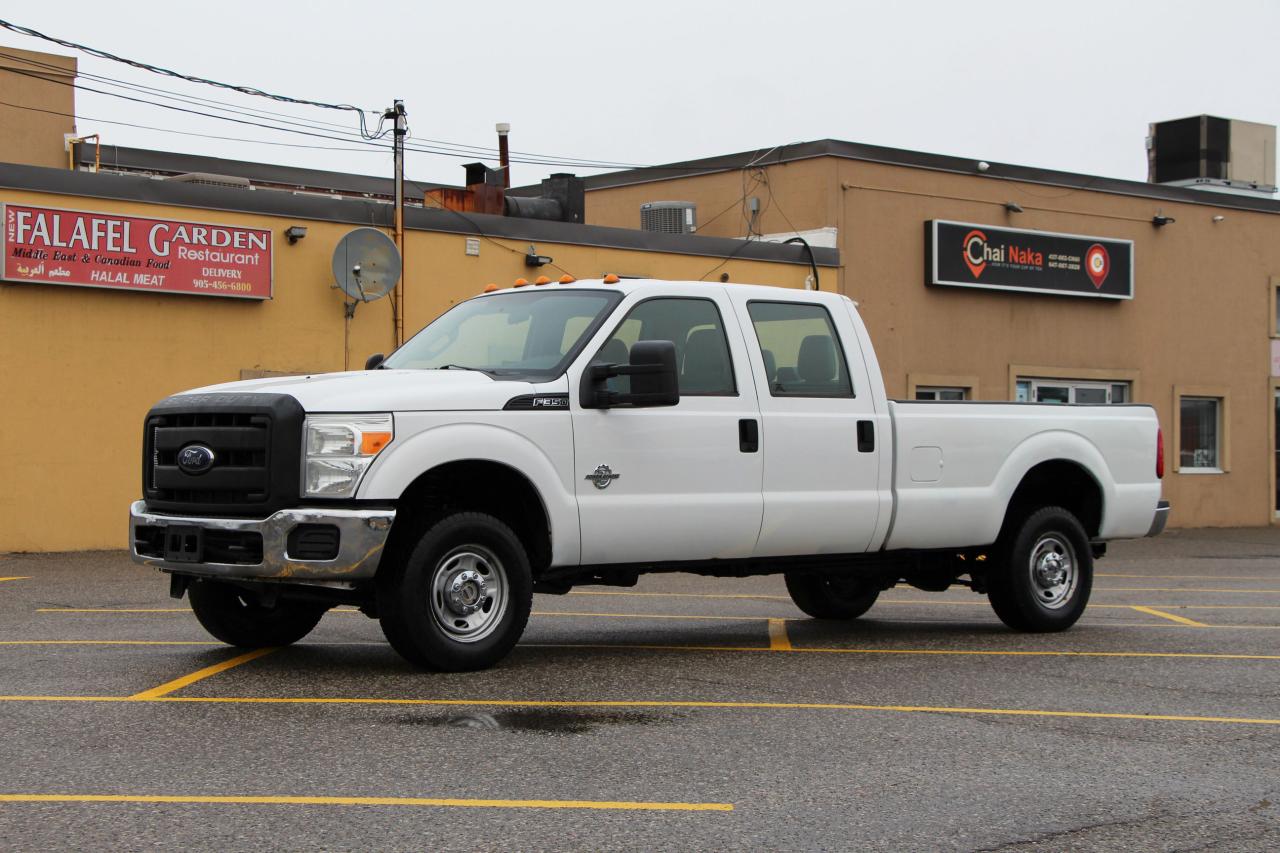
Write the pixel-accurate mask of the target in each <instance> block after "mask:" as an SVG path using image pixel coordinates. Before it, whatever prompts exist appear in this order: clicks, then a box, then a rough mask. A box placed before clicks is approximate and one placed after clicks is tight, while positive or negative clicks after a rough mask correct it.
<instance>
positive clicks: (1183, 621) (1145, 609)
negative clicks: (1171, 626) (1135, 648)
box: [1133, 606, 1209, 628]
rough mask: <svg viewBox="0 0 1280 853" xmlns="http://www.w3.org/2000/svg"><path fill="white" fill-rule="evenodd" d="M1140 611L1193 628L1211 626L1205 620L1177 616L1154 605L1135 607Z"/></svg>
mask: <svg viewBox="0 0 1280 853" xmlns="http://www.w3.org/2000/svg"><path fill="white" fill-rule="evenodd" d="M1133 609H1134V610H1136V611H1138V612H1139V613H1150V614H1151V615H1152V616H1160V617H1162V618H1164V619H1169V620H1171V621H1173V622H1177V623H1179V624H1182V625H1190V626H1191V627H1192V628H1208V627H1209V626H1208V625H1206V624H1204V623H1203V622H1197V621H1196V620H1194V619H1188V618H1187V617H1185V616H1175V615H1174V614H1172V613H1165V612H1164V611H1163V610H1156V609H1155V608H1154V607H1137V606H1135V607H1134V608H1133Z"/></svg>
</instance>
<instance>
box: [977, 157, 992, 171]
mask: <svg viewBox="0 0 1280 853" xmlns="http://www.w3.org/2000/svg"><path fill="white" fill-rule="evenodd" d="M990 168H991V164H990V163H988V162H987V161H986V160H979V161H978V171H979V172H985V171H987V169H990Z"/></svg>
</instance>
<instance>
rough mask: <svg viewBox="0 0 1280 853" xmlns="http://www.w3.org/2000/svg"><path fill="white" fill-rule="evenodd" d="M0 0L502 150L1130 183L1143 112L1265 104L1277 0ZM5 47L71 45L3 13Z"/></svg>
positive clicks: (201, 89)
mask: <svg viewBox="0 0 1280 853" xmlns="http://www.w3.org/2000/svg"><path fill="white" fill-rule="evenodd" d="M6 7H7V8H6ZM0 18H4V19H6V20H9V21H11V22H13V23H17V24H22V25H25V26H28V27H32V28H34V29H37V30H40V31H42V32H45V33H47V34H49V35H54V36H59V37H61V38H64V39H68V40H71V41H76V42H80V43H83V44H87V45H90V46H93V47H97V48H100V49H103V50H107V51H110V52H113V53H117V54H120V55H123V56H126V57H129V58H132V59H138V60H142V61H145V62H148V63H151V64H155V65H161V66H166V67H169V68H172V69H175V70H177V71H181V72H184V73H187V74H192V75H197V76H202V77H208V78H213V79H217V80H222V81H226V82H231V83H237V84H242V85H248V86H253V87H256V88H260V89H264V90H267V91H270V92H275V93H279V94H285V95H290V96H293V97H297V98H305V99H309V100H316V101H324V102H330V103H351V104H355V105H358V106H362V107H367V108H369V109H380V108H383V107H386V106H388V105H389V104H390V103H391V100H392V99H393V98H402V99H403V100H404V101H405V105H406V107H407V109H408V112H409V120H410V128H411V131H412V134H413V141H412V142H411V144H417V145H422V146H425V145H430V144H432V143H429V142H427V140H439V141H444V142H448V143H454V144H460V145H470V146H485V147H493V146H495V145H496V141H495V136H494V131H493V126H494V123H495V122H499V121H506V122H510V123H511V126H512V131H511V147H512V149H513V150H515V151H521V152H536V153H538V154H544V155H556V156H557V157H574V158H588V159H593V160H607V161H610V162H625V163H636V164H656V163H666V162H672V161H676V160H684V159H692V158H696V157H705V156H713V155H716V154H725V153H730V152H735V151H746V150H756V149H768V148H771V147H773V146H774V145H779V144H785V143H790V142H799V141H805V140H812V139H821V138H825V137H832V138H837V139H847V140H852V141H856V142H865V143H872V144H876V145H888V146H894V147H898V148H907V149H914V150H920V151H930V152H936V153H942V154H953V155H960V156H968V157H973V158H975V159H985V160H991V161H1002V162H1011V163H1018V164H1023V165H1030V166H1042V167H1048V168H1054V169H1063V170H1068V171H1073V172H1083V173H1088V174H1098V175H1105V176H1111V177H1120V178H1129V179H1134V180H1145V178H1146V155H1145V151H1144V149H1143V139H1144V137H1145V135H1146V132H1147V124H1148V122H1151V121H1158V120H1163V119H1170V118H1180V117H1184V116H1189V115H1197V114H1200V113H1210V114H1214V115H1219V116H1225V117H1228V118H1240V119H1247V120H1251V121H1258V122H1264V123H1267V124H1280V97H1277V82H1276V81H1277V74H1276V69H1275V63H1274V55H1275V51H1274V49H1273V45H1272V42H1271V41H1270V38H1271V35H1272V34H1274V33H1275V32H1277V30H1280V2H1275V0H1216V2H1213V3H1205V2H1203V0H1199V1H1198V2H1190V1H1189V0H1162V2H1139V1H1138V0H1107V2H1095V0H1074V2H1061V3H1047V2H1031V0H1024V2H982V0H968V2H964V3H957V2H941V0H936V1H935V2H914V3H912V2H899V3H892V4H890V3H884V2H874V3H870V2H868V3H864V2H853V0H849V2H813V1H812V0H793V2H769V3H763V2H754V0H734V2H699V0H684V2H669V0H645V2H632V3H620V2H614V3H608V2H606V3H600V2H569V0H537V2H521V3H506V2H502V0H498V2H494V3H484V4H468V3H440V2H432V0H425V2H417V3H408V2H405V3H383V2H376V0H372V2H371V1H370V0H366V2H363V3H352V2H349V0H347V2H330V1H329V0H322V2H293V3H286V2H252V3H249V2H238V0H234V1H229V2H221V3H218V4H206V3H199V4H196V3H181V2H173V0H169V2H163V3H161V2H138V0H132V2H129V3H119V4H109V5H104V4H102V3H101V2H97V0H95V2H88V1H87V0H59V2H56V3H42V4H36V3H21V4H18V3H6V4H3V6H2V7H0ZM0 45H2V46H11V47H22V48H27V49H31V50H45V51H48V52H57V53H72V51H68V50H67V49H65V48H61V47H57V46H54V45H50V44H48V43H45V42H41V41H39V40H37V39H34V38H29V37H24V36H19V35H15V34H12V33H7V32H0ZM79 61H80V68H81V70H82V71H84V72H90V73H93V74H99V75H104V76H107V77H112V78H116V79H118V80H124V81H129V82H131V83H134V84H140V85H146V86H152V87H158V88H161V89H164V90H166V91H168V92H173V93H180V94H183V95H184V96H188V97H190V96H197V97H202V98H213V99H217V100H221V101H226V102H228V103H233V104H236V105H237V108H252V109H259V110H268V111H272V112H279V113H285V114H288V115H291V116H295V117H297V119H299V120H303V121H308V122H313V121H314V122H337V123H339V124H341V125H343V126H344V128H345V129H343V128H323V129H320V130H317V131H316V132H321V133H324V134H325V135H329V134H332V135H335V136H345V135H347V134H349V133H351V132H352V131H354V129H355V127H356V123H355V121H354V116H353V115H352V114H351V113H344V112H335V111H331V110H324V109H315V108H290V107H286V106H284V105H280V104H275V103H272V102H269V101H266V100H263V99H260V98H252V97H247V96H241V95H237V94H233V93H227V92H219V91H216V90H213V89H210V88H209V87H205V86H197V85H192V84H185V83H181V82H179V81H175V80H172V79H168V78H164V77H158V76H155V75H153V74H149V73H147V72H144V71H139V70H136V69H133V68H129V67H127V66H123V65H120V64H117V63H114V62H109V61H106V60H102V59H96V58H93V57H85V56H83V55H81V56H80V57H79ZM81 82H82V84H84V85H89V86H94V87H95V88H102V89H110V90H112V91H120V90H119V89H115V88H114V87H110V86H106V85H103V84H101V83H94V82H93V81H90V80H88V79H82V81H81ZM132 94H133V95H134V96H138V93H136V92H134V93H132ZM143 97H146V98H147V99H149V100H160V99H159V98H157V97H156V96H155V94H154V93H151V94H147V95H144V96H143ZM170 103H172V102H170ZM185 106H190V105H185ZM77 112H78V114H79V116H80V120H79V122H78V130H79V131H80V132H81V133H92V132H95V131H97V132H100V133H101V134H102V138H103V140H104V141H105V142H107V143H115V144H120V145H126V146H133V147H139V148H154V149H162V150H176V151H186V152H190V153H198V154H207V155H212V156H219V157H229V158H235V159H242V160H255V161H263V162H275V163H284V164H289V165H301V166H310V167H314V168H321V169H332V170H337V171H347V172H361V173H366V174H390V169H391V158H390V155H389V153H387V151H386V150H382V149H370V150H369V151H368V152H365V151H334V150H312V149H302V148H290V147H280V146H272V145H261V144H250V143H244V142H232V141H225V140H218V139H207V138H200V137H196V136H179V135H175V134H170V133H163V132H158V131H155V130H141V129H134V128H130V127H123V126H119V125H110V124H106V123H105V122H104V121H103V120H104V119H111V120H115V121H120V122H131V123H136V124H143V125H150V126H153V127H165V128H170V129H173V130H182V131H186V132H189V133H199V134H213V135H219V136H234V137H242V138H248V139H255V140H269V141H273V142H283V143H289V144H292V145H319V146H336V147H357V146H358V144H359V143H358V142H357V141H351V142H343V141H336V140H329V139H319V138H313V137H312V138H309V137H305V136H299V135H294V134H290V133H285V132H279V131H273V130H267V129H264V128H260V127H252V126H245V125H237V124H233V123H230V122H226V121H219V120H216V119H212V118H205V117H201V116H195V115H186V114H182V113H177V112H173V111H169V110H164V109H160V108H156V107H153V106H149V105H143V104H136V103H130V102H127V101H123V100H119V99H117V98H112V97H107V96H103V95H99V94H94V93H90V92H83V91H82V92H78V93H77ZM239 117H240V118H245V117H244V116H239ZM246 120H252V119H246ZM261 120H262V121H263V122H264V123H278V122H279V119H277V118H263V119H261ZM473 159H477V158H475V157H474V156H471V155H467V156H463V157H450V156H441V155H438V154H426V153H412V154H410V156H409V161H408V162H409V166H408V172H409V176H410V177H411V178H417V179H420V180H431V181H440V182H445V183H462V177H463V174H462V169H461V164H462V163H465V162H468V160H473ZM567 170H569V171H573V169H567ZM553 171H566V168H565V167H562V166H549V165H527V164H518V165H516V166H515V167H514V170H513V176H514V183H515V184H517V185H519V184H526V183H533V182H536V181H537V180H539V179H540V178H542V177H544V176H545V175H546V174H547V173H549V172H553ZM577 171H578V172H579V173H580V174H591V173H593V171H592V170H587V169H578V170H577Z"/></svg>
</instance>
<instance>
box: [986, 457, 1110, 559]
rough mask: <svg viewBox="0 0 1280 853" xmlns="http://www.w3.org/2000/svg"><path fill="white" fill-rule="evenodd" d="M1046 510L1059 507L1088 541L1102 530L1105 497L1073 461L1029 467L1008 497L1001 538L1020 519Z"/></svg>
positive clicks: (1090, 474)
mask: <svg viewBox="0 0 1280 853" xmlns="http://www.w3.org/2000/svg"><path fill="white" fill-rule="evenodd" d="M1047 506H1060V507H1062V508H1063V509H1065V510H1067V511H1068V512H1070V513H1071V514H1072V515H1074V516H1075V517H1076V518H1077V519H1078V520H1079V522H1080V524H1081V526H1082V527H1084V530H1085V533H1086V534H1087V535H1088V536H1089V537H1090V538H1091V539H1092V538H1096V537H1097V536H1098V534H1099V532H1100V531H1101V530H1102V522H1103V518H1104V510H1105V506H1106V497H1105V491H1104V489H1103V487H1102V484H1101V483H1100V482H1099V481H1098V478H1097V477H1096V476H1095V475H1094V474H1093V472H1092V471H1090V470H1089V469H1088V468H1087V467H1086V466H1085V465H1083V464H1081V463H1080V462H1078V461H1076V460H1073V459H1049V460H1045V461H1043V462H1039V463H1037V464H1035V465H1033V466H1031V468H1029V469H1028V470H1027V471H1026V473H1024V474H1023V475H1022V478H1021V479H1020V480H1019V482H1018V486H1017V488H1015V489H1014V490H1013V494H1011V495H1010V496H1009V500H1008V502H1007V503H1006V504H1005V513H1004V520H1003V522H1002V524H1001V528H1000V536H1001V538H1002V539H1003V538H1005V537H1006V536H1007V535H1008V534H1009V532H1010V531H1011V530H1013V529H1016V526H1017V524H1018V523H1019V522H1020V521H1021V520H1022V519H1024V518H1026V517H1027V516H1028V515H1030V514H1031V513H1033V512H1035V511H1036V510H1038V509H1040V508H1042V507H1047Z"/></svg>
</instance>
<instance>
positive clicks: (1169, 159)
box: [1147, 116, 1276, 194]
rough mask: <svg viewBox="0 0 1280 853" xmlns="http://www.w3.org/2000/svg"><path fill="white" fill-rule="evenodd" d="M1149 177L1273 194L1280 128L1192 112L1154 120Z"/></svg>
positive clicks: (1149, 140) (1158, 181)
mask: <svg viewBox="0 0 1280 853" xmlns="http://www.w3.org/2000/svg"><path fill="white" fill-rule="evenodd" d="M1147 148H1148V158H1149V164H1150V165H1149V172H1148V180H1149V181H1151V182H1152V183H1156V184H1172V185H1174V186H1188V187H1194V188H1196V189H1218V190H1223V191H1231V190H1253V191H1255V192H1261V193H1265V194H1270V193H1271V192H1274V191H1275V183H1276V129H1275V127H1273V126H1271V125H1266V124H1257V123H1255V122H1249V121H1237V120H1235V119H1225V118H1217V117H1216V116H1192V117H1191V118H1183V119H1176V120H1174V121H1162V122H1158V123H1156V124H1153V125H1151V135H1150V136H1149V137H1148V138H1147Z"/></svg>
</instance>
